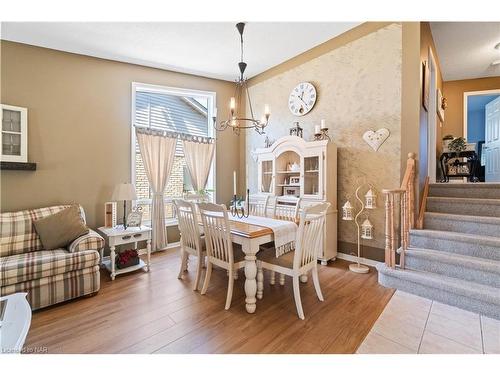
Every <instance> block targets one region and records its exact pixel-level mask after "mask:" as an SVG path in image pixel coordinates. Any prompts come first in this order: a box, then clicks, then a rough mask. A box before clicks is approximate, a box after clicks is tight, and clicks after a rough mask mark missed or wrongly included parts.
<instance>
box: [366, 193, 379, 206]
mask: <svg viewBox="0 0 500 375" xmlns="http://www.w3.org/2000/svg"><path fill="white" fill-rule="evenodd" d="M365 208H368V209H374V208H377V195H376V194H375V193H374V192H373V190H372V189H371V188H370V190H368V191H367V192H366V194H365Z"/></svg>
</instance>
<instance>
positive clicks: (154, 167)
mask: <svg viewBox="0 0 500 375" xmlns="http://www.w3.org/2000/svg"><path fill="white" fill-rule="evenodd" d="M135 132H136V136H137V142H138V143H139V149H140V151H141V156H142V161H143V163H144V170H145V172H146V175H147V177H148V181H149V186H150V187H151V190H152V193H153V202H152V205H151V206H152V212H151V224H152V229H153V234H152V237H153V238H152V248H153V249H154V250H161V249H164V248H165V247H166V246H167V243H168V242H167V230H166V227H165V204H164V199H163V193H164V191H165V187H166V185H167V181H168V178H169V177H170V172H171V171H172V166H173V164H174V156H175V145H176V143H177V136H172V135H169V134H168V133H166V132H156V131H151V130H148V129H140V128H136V131H135Z"/></svg>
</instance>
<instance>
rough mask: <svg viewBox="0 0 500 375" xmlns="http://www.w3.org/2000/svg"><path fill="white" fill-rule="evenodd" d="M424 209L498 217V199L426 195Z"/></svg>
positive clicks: (499, 215) (499, 206)
mask: <svg viewBox="0 0 500 375" xmlns="http://www.w3.org/2000/svg"><path fill="white" fill-rule="evenodd" d="M426 211H428V212H441V213H448V214H462V215H477V216H491V217H500V199H482V198H456V197H428V198H427V205H426Z"/></svg>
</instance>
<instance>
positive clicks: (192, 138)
mask: <svg viewBox="0 0 500 375" xmlns="http://www.w3.org/2000/svg"><path fill="white" fill-rule="evenodd" d="M134 128H135V131H136V133H141V134H152V135H157V136H160V137H168V138H176V139H180V140H182V141H187V142H195V143H215V138H211V137H204V136H201V135H191V134H184V133H176V132H172V131H169V130H162V129H153V128H147V127H145V126H137V125H134Z"/></svg>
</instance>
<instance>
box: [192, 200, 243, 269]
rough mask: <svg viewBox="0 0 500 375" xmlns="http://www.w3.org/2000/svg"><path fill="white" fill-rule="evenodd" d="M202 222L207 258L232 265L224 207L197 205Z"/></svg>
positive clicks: (231, 247)
mask: <svg viewBox="0 0 500 375" xmlns="http://www.w3.org/2000/svg"><path fill="white" fill-rule="evenodd" d="M197 205H198V209H199V211H200V215H201V221H202V222H203V228H204V232H205V242H206V248H207V257H208V258H214V259H217V260H220V261H222V262H226V263H231V264H232V263H233V262H234V258H233V244H232V241H231V228H230V226H229V219H228V215H227V210H226V206H224V205H223V204H222V205H218V204H214V203H198V204H197Z"/></svg>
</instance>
